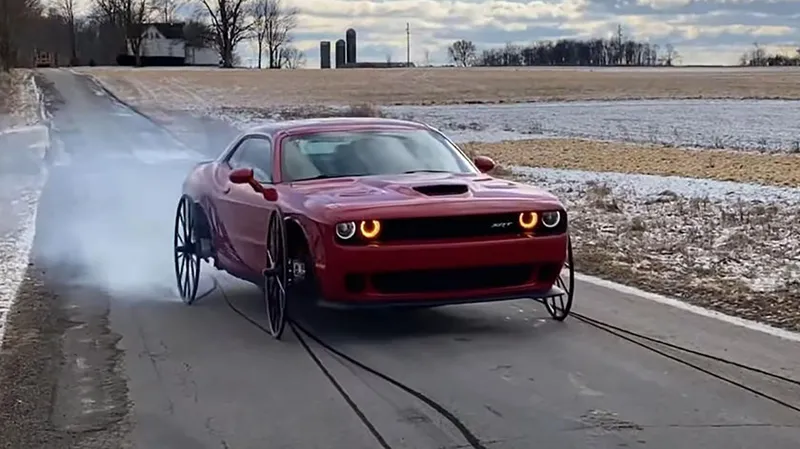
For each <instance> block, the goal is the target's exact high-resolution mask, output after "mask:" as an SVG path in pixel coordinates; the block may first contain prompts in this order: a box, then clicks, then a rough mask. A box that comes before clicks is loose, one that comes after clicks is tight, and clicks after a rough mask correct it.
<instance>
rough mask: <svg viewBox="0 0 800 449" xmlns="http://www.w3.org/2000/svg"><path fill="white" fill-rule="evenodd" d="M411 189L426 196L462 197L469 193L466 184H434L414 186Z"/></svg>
mask: <svg viewBox="0 0 800 449" xmlns="http://www.w3.org/2000/svg"><path fill="white" fill-rule="evenodd" d="M413 189H414V190H416V191H417V192H419V193H421V194H423V195H427V196H443V195H463V194H465V193H467V192H468V191H469V187H467V185H466V184H434V185H427V186H416V187H413Z"/></svg>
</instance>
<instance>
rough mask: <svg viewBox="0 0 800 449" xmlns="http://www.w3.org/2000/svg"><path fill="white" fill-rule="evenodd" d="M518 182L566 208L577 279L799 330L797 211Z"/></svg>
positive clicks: (666, 194) (593, 187)
mask: <svg viewBox="0 0 800 449" xmlns="http://www.w3.org/2000/svg"><path fill="white" fill-rule="evenodd" d="M520 180H522V181H524V182H534V183H535V184H538V185H542V186H545V187H546V188H548V189H549V190H551V191H553V192H554V193H555V194H557V195H558V197H559V198H561V200H562V201H564V202H565V204H566V205H567V207H568V209H569V211H570V213H571V214H572V216H573V217H574V219H573V220H572V221H571V225H570V226H571V229H570V234H571V236H572V237H573V242H574V244H575V258H576V266H577V269H578V270H579V271H580V272H582V273H586V274H593V275H596V276H600V277H603V278H606V279H611V280H613V281H615V282H620V283H623V284H626V285H632V286H637V287H640V288H642V289H644V290H648V291H653V292H657V293H662V294H665V295H668V296H671V297H678V298H682V299H684V300H686V301H688V302H690V303H692V304H696V305H699V306H701V307H706V308H710V309H713V310H717V311H720V312H723V313H727V314H730V315H734V316H738V317H742V318H747V319H754V320H757V321H762V322H766V323H768V324H771V325H774V326H778V327H782V328H785V329H790V330H795V331H797V330H800V307H798V305H800V241H798V240H797V239H793V238H792V237H791V235H792V229H794V227H795V226H796V225H795V223H796V221H797V218H798V216H800V215H798V214H800V208H798V206H797V205H786V204H778V203H774V204H772V203H764V202H761V201H739V202H730V201H722V200H710V199H707V198H700V197H691V198H689V197H683V196H680V195H678V194H675V193H673V192H670V191H664V192H662V193H660V194H658V195H644V194H641V193H637V192H635V191H632V190H627V189H623V188H620V187H619V186H614V185H607V184H602V183H596V182H593V181H587V182H584V183H563V184H560V185H548V182H547V181H546V180H544V179H536V178H535V177H533V178H531V177H522V178H520ZM579 294H580V293H579Z"/></svg>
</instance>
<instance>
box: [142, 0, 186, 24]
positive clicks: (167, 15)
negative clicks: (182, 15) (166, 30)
mask: <svg viewBox="0 0 800 449" xmlns="http://www.w3.org/2000/svg"><path fill="white" fill-rule="evenodd" d="M185 4H186V2H185V1H184V0H151V2H150V9H151V11H152V16H153V18H157V19H158V20H160V21H162V22H164V23H172V22H174V21H175V13H176V11H177V10H178V8H180V7H181V6H183V5H185Z"/></svg>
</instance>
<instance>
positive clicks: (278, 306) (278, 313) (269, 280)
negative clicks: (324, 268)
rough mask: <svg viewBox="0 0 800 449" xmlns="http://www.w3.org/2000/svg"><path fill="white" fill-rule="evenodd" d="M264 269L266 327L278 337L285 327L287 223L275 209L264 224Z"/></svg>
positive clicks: (271, 333) (287, 261)
mask: <svg viewBox="0 0 800 449" xmlns="http://www.w3.org/2000/svg"><path fill="white" fill-rule="evenodd" d="M266 248H267V251H266V258H267V261H266V262H267V263H266V269H265V270H264V276H263V280H264V284H263V285H262V292H263V296H264V308H265V310H266V313H267V323H268V326H267V329H268V330H269V333H270V335H272V337H273V338H275V339H280V338H281V336H282V335H283V331H284V329H285V328H286V319H287V316H286V289H287V288H288V264H289V258H288V251H287V245H286V222H285V221H284V217H283V213H281V211H280V209H275V210H274V211H273V212H272V213H271V214H270V217H269V224H268V225H267V245H266Z"/></svg>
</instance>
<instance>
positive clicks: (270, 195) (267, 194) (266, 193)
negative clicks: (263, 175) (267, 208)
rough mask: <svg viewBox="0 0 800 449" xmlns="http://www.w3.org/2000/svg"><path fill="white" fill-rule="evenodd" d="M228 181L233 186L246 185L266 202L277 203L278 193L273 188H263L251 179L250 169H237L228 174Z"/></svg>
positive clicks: (251, 170)
mask: <svg viewBox="0 0 800 449" xmlns="http://www.w3.org/2000/svg"><path fill="white" fill-rule="evenodd" d="M228 179H230V181H231V182H232V183H234V184H248V185H249V186H250V187H251V188H252V189H253V190H254V191H255V192H256V193H260V194H261V195H262V196H263V197H264V199H265V200H267V201H271V202H274V201H278V191H277V190H275V188H274V187H265V186H264V185H263V184H261V183H260V182H258V181H256V179H255V177H253V169H252V168H237V169H235V170H233V171H232V172H230V174H229V175H228Z"/></svg>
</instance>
